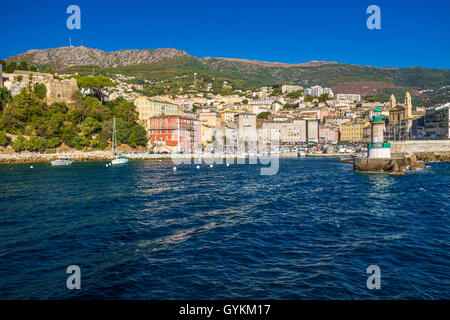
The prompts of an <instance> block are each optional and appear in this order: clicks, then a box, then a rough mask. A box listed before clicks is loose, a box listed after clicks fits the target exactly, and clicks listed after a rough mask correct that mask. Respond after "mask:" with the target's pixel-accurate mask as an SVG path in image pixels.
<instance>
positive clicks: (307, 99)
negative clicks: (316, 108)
mask: <svg viewBox="0 0 450 320" xmlns="http://www.w3.org/2000/svg"><path fill="white" fill-rule="evenodd" d="M313 100H314V97H313V96H312V95H309V94H307V95H306V97H305V102H313Z"/></svg>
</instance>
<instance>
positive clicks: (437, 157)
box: [354, 152, 450, 175]
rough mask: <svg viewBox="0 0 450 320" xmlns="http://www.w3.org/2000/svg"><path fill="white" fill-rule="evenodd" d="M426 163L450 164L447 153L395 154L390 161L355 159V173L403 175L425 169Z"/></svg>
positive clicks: (449, 156) (449, 155)
mask: <svg viewBox="0 0 450 320" xmlns="http://www.w3.org/2000/svg"><path fill="white" fill-rule="evenodd" d="M428 162H450V152H449V153H436V152H418V153H416V154H397V155H393V157H392V158H391V159H374V158H372V159H369V158H362V159H355V161H354V171H355V172H374V173H382V172H384V173H389V174H395V175H403V174H405V173H406V172H407V171H416V170H418V169H425V168H426V165H425V163H428Z"/></svg>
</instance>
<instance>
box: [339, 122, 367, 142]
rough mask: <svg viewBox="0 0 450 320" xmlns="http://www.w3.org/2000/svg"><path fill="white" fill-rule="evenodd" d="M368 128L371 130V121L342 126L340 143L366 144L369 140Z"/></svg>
mask: <svg viewBox="0 0 450 320" xmlns="http://www.w3.org/2000/svg"><path fill="white" fill-rule="evenodd" d="M367 128H370V122H369V121H362V120H353V121H351V122H347V123H344V124H341V127H340V135H341V137H340V141H349V142H364V141H366V140H367V138H368V137H367V132H368V131H367Z"/></svg>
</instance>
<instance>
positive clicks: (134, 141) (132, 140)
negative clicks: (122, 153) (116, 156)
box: [128, 131, 137, 148]
mask: <svg viewBox="0 0 450 320" xmlns="http://www.w3.org/2000/svg"><path fill="white" fill-rule="evenodd" d="M128 145H129V146H131V147H133V148H136V146H137V138H136V135H135V134H134V132H133V131H132V132H131V133H130V136H129V137H128Z"/></svg>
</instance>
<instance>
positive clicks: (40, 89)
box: [34, 83, 47, 99]
mask: <svg viewBox="0 0 450 320" xmlns="http://www.w3.org/2000/svg"><path fill="white" fill-rule="evenodd" d="M34 93H35V94H36V96H37V97H38V98H40V99H44V98H45V97H46V96H47V87H46V86H45V84H43V83H38V84H36V86H35V87H34Z"/></svg>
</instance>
